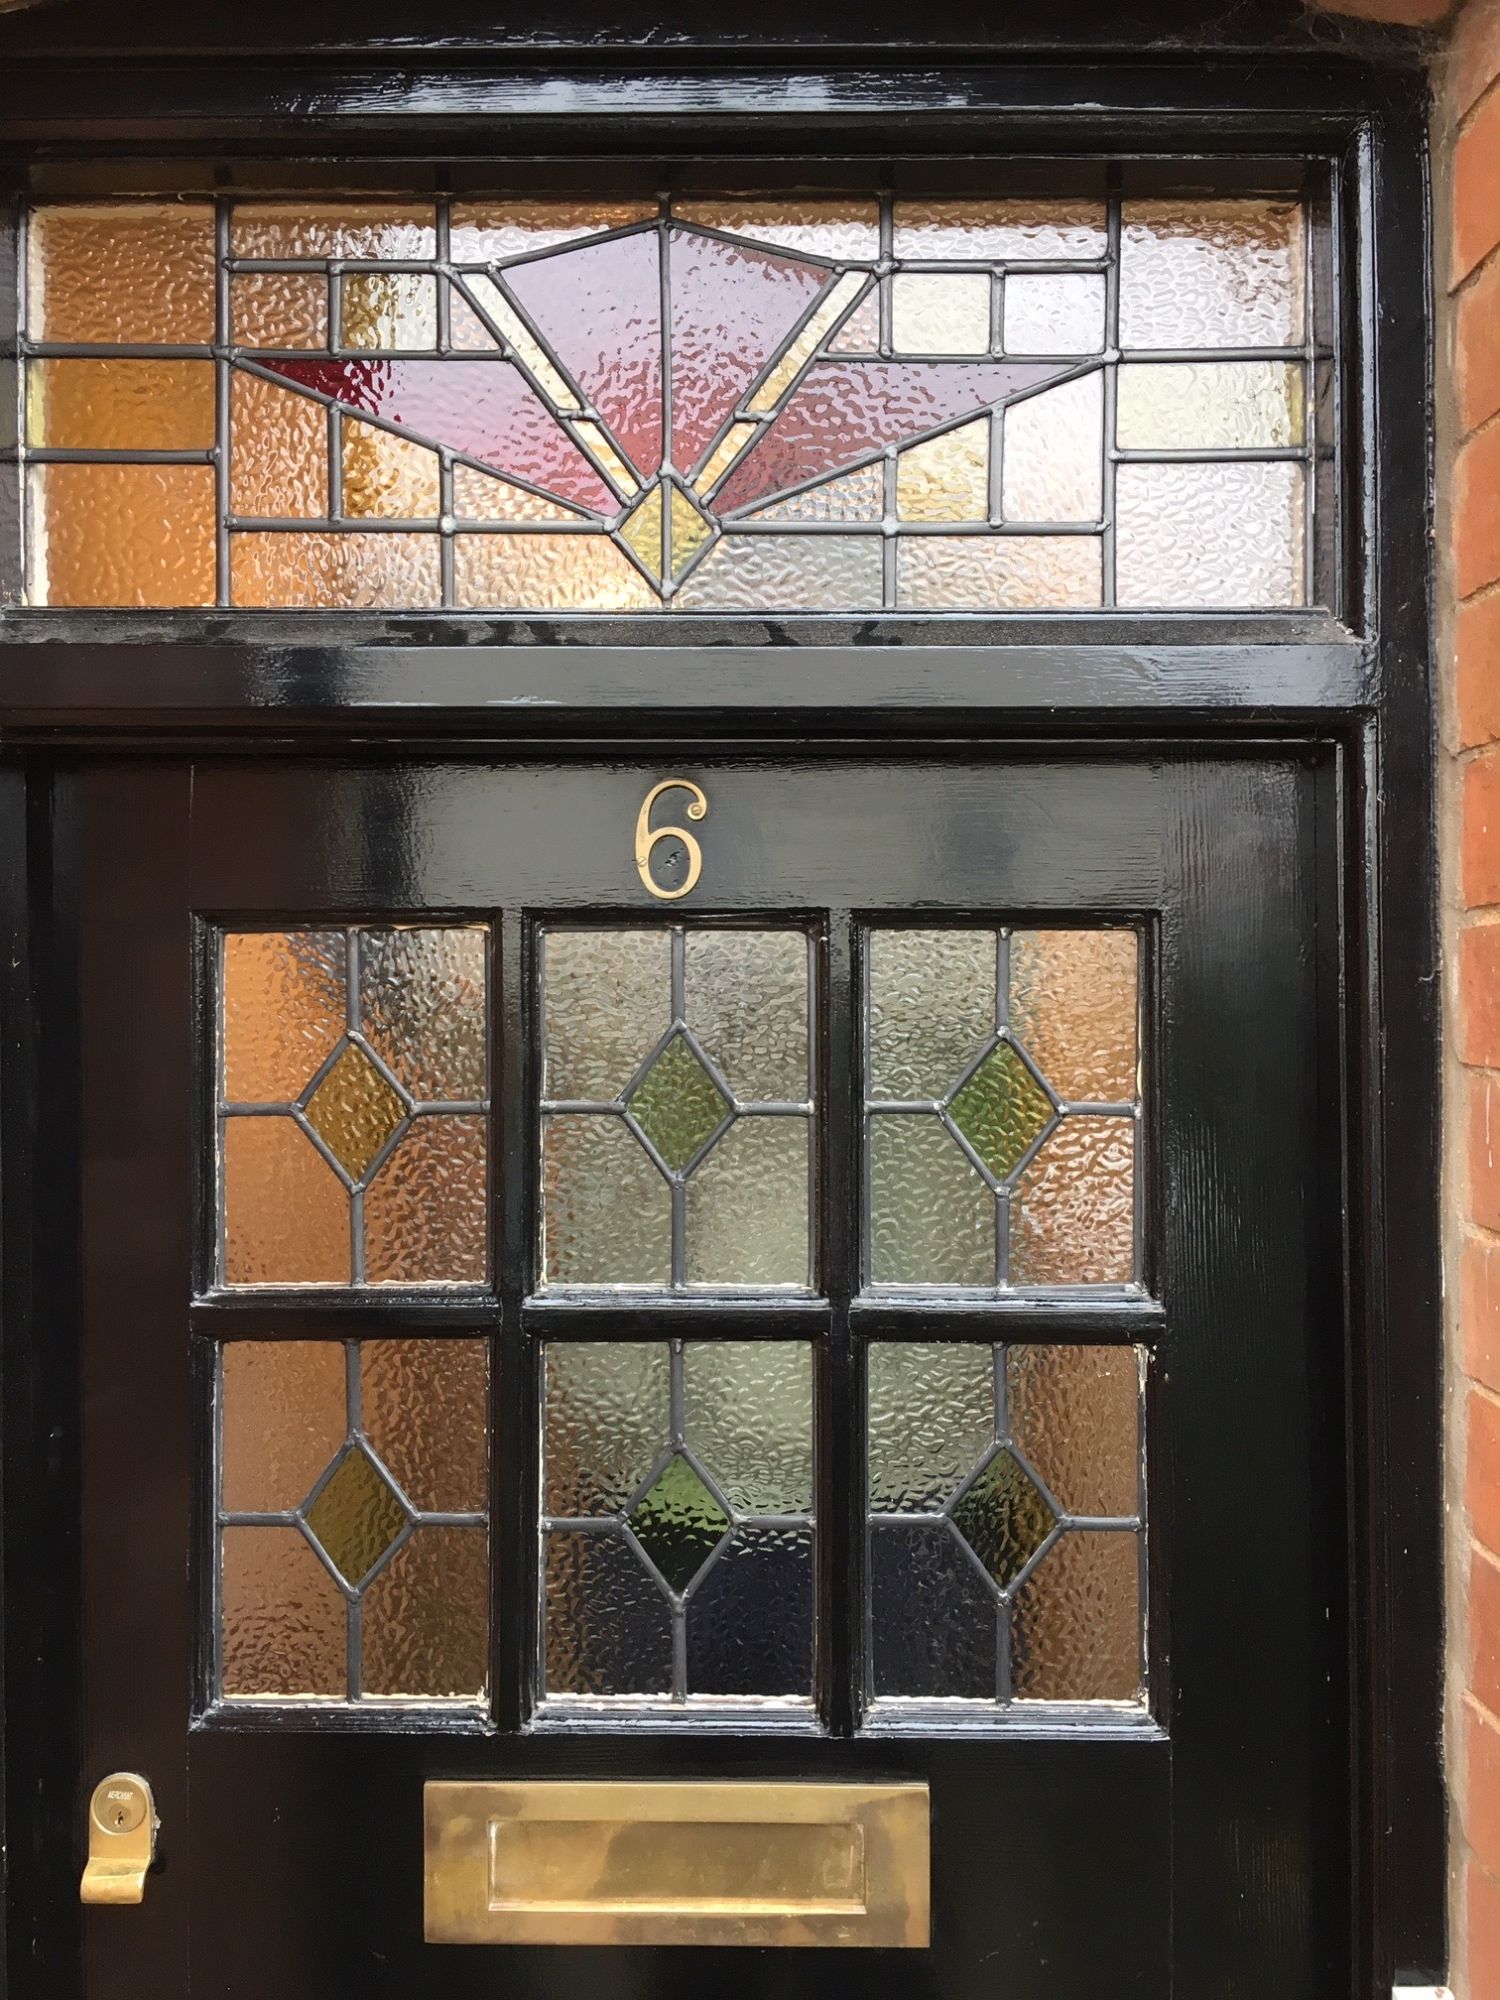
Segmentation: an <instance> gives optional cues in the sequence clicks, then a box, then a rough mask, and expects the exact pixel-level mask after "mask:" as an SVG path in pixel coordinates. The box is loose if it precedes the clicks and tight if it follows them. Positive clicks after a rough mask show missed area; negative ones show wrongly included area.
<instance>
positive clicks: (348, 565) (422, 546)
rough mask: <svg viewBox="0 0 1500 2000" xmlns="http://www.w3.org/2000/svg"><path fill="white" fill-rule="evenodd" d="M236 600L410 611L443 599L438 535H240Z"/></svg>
mask: <svg viewBox="0 0 1500 2000" xmlns="http://www.w3.org/2000/svg"><path fill="white" fill-rule="evenodd" d="M232 574H233V592H234V601H235V603H236V604H241V605H262V606H271V607H275V606H285V607H287V608H303V609H309V610H318V609H328V610H348V611H359V610H365V611H372V610H374V611H378V610H385V611H411V610H420V609H421V608H422V607H423V606H426V605H436V604H438V603H439V602H440V601H441V599H442V575H441V570H440V567H439V561H438V540H437V536H436V535H361V534H327V535H321V534H297V535H277V534H258V535H236V536H235V537H234V548H233V557H232Z"/></svg>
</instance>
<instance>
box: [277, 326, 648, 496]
mask: <svg viewBox="0 0 1500 2000" xmlns="http://www.w3.org/2000/svg"><path fill="white" fill-rule="evenodd" d="M261 365H262V367H264V368H266V369H268V370H269V371H270V372H271V373H273V374H275V375H279V376H281V377H282V378H283V379H284V380H285V381H287V382H289V383H291V384H292V386H293V387H294V388H302V389H312V390H315V391H316V392H317V393H318V394H320V395H324V396H328V397H331V398H332V400H333V401H334V402H336V403H342V404H343V405H345V406H346V407H347V408H348V409H351V410H356V411H358V412H360V413H361V414H362V415H368V416H373V417H380V418H382V419H383V420H384V421H385V422H386V423H388V424H390V425H392V426H393V427H395V428H396V429H398V430H404V431H410V432H411V433H412V434H414V435H416V436H418V437H420V438H422V439H423V440H424V441H425V442H426V443H428V444H437V445H446V446H447V447H448V448H449V450H450V451H456V452H462V453H463V455H464V456H465V457H466V458H477V459H482V460H483V461H484V462H485V464H486V465H489V466H492V467H493V468H494V470H495V471H496V472H504V473H507V474H509V476H510V477H511V478H513V479H525V480H529V481H530V482H531V484H532V485H534V486H541V487H545V488H546V490H547V491H548V492H549V493H555V494H557V496H558V498H559V499H562V500H575V501H577V502H579V503H580V504H581V505H582V506H585V507H595V508H598V509H599V511H600V512H601V513H609V514H612V513H615V512H617V511H618V508H619V502H618V501H617V500H616V499H615V497H614V495H613V494H612V493H611V492H610V490H609V488H608V487H607V486H606V485H605V483H604V481H603V480H602V479H601V478H600V477H599V475H598V473H597V472H596V471H595V470H594V468H593V466H592V465H591V464H590V463H589V461H588V459H587V458H586V457H585V456H584V454H583V453H582V452H581V451H580V450H579V448H578V446H577V445H575V444H574V442H573V440H572V439H571V438H570V437H569V436H568V434H567V432H566V431H565V430H563V429H562V428H561V426H560V425H559V424H558V423H557V421H556V419H555V418H554V417H552V415H551V414H550V413H549V412H548V410H547V408H546V406H545V405H544V404H543V403H542V402H541V400H540V398H539V397H538V396H537V395H536V393H535V392H534V391H533V389H532V388H531V386H530V384H529V383H528V382H527V381H526V379H525V378H524V376H522V375H521V374H520V372H519V371H518V370H517V369H515V368H513V367H512V366H511V364H510V363H509V362H508V361H467V360H463V361H459V360H454V361H266V362H263V363H262V364H261Z"/></svg>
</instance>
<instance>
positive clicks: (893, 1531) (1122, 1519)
mask: <svg viewBox="0 0 1500 2000" xmlns="http://www.w3.org/2000/svg"><path fill="white" fill-rule="evenodd" d="M868 1369H869V1375H868V1391H869V1393H868V1426H869V1428H868V1477H869V1510H870V1511H869V1553H870V1563H869V1601H868V1611H867V1631H868V1636H869V1660H870V1685H869V1689H868V1692H869V1694H870V1695H871V1696H872V1698H873V1699H874V1700H875V1702H876V1704H877V1706H882V1705H899V1704H900V1703H901V1702H911V1701H963V1702H970V1703H985V1704H987V1705H990V1706H994V1705H996V1704H1010V1703H1013V1702H1028V1701H1049V1702H1111V1703H1117V1704H1129V1705H1131V1706H1139V1705H1140V1704H1141V1703H1142V1701H1143V1700H1144V1697H1145V1663H1144V1656H1143V1651H1142V1639H1143V1633H1144V1621H1143V1604H1144V1581H1143V1579H1144V1559H1145V1497H1144V1496H1145V1487H1144V1469H1143V1463H1142V1456H1141V1399H1142V1393H1143V1387H1144V1381H1145V1356H1144V1352H1143V1351H1142V1350H1140V1349H1137V1348H1134V1347H1032V1346H994V1347H991V1346H989V1345H988V1344H985V1345H979V1344H977V1343H972V1344H971V1343H968V1342H946V1341H942V1342H931V1343H921V1344H917V1343H911V1342H880V1343H877V1344H875V1345H873V1346H871V1347H870V1348H869V1350H868Z"/></svg>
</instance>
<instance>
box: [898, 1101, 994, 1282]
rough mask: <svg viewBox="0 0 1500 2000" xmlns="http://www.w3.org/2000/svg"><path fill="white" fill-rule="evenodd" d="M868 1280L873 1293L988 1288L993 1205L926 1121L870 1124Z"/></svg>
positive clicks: (949, 1143)
mask: <svg viewBox="0 0 1500 2000" xmlns="http://www.w3.org/2000/svg"><path fill="white" fill-rule="evenodd" d="M870 1262H871V1269H870V1277H871V1280H872V1282H873V1283H875V1284H877V1285H992V1284H993V1283H994V1282H995V1203H994V1197H993V1196H992V1195H991V1194H990V1192H989V1190H988V1188H986V1186H985V1184H984V1182H983V1181H982V1180H981V1179H980V1177H979V1175H978V1174H977V1173H976V1172H975V1171H974V1168H973V1167H972V1166H971V1165H970V1164H969V1162H968V1160H967V1159H966V1158H965V1157H964V1155H963V1153H962V1152H961V1151H960V1150H959V1146H958V1142H957V1140H956V1139H954V1138H953V1137H952V1135H951V1134H950V1133H949V1132H948V1131H947V1129H946V1128H945V1127H944V1126H943V1125H941V1124H940V1123H939V1122H938V1120H937V1119H936V1118H935V1117H933V1116H931V1115H929V1114H927V1113H914V1114H910V1115H907V1116H902V1117H886V1118H878V1117H877V1118H872V1119H871V1121H870Z"/></svg>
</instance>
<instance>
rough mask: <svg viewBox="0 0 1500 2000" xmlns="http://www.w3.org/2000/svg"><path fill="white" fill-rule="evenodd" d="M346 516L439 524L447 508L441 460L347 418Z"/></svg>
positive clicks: (344, 447) (345, 440)
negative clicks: (442, 483) (445, 506)
mask: <svg viewBox="0 0 1500 2000" xmlns="http://www.w3.org/2000/svg"><path fill="white" fill-rule="evenodd" d="M343 433H344V436H343V461H344V463H343V476H344V512H345V513H346V514H350V515H353V516H356V517H359V518H365V517H370V516H375V517H384V518H386V519H389V520H397V521H401V520H405V521H414V520H436V518H437V516H438V514H439V512H440V511H441V507H442V490H441V486H440V483H439V477H438V456H437V453H436V452H435V451H428V450H427V449H426V448H425V447H424V446H422V445H419V444H413V443H412V441H411V439H410V438H401V437H394V436H393V435H392V434H391V432H389V431H379V430H376V429H375V428H374V426H373V425H371V424H362V423H359V422H358V421H356V419H355V418H353V417H346V418H345V419H344V420H343Z"/></svg>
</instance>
